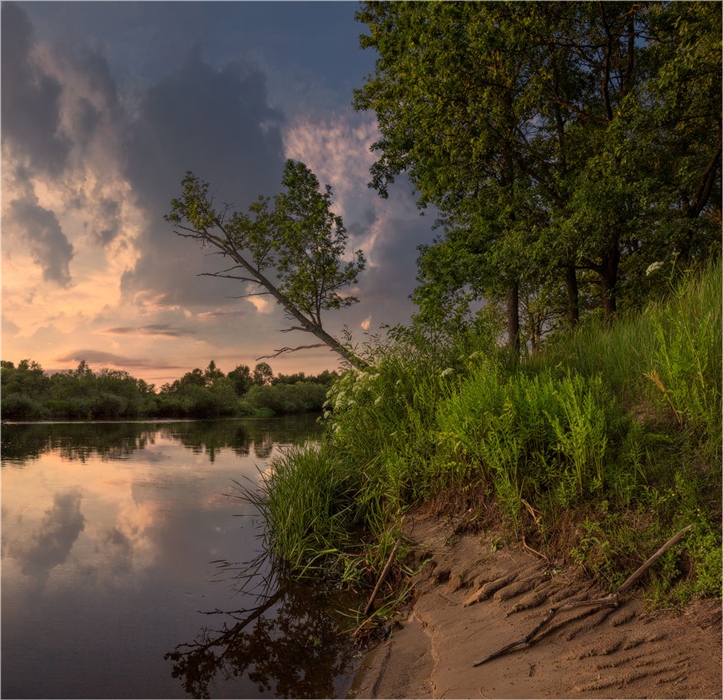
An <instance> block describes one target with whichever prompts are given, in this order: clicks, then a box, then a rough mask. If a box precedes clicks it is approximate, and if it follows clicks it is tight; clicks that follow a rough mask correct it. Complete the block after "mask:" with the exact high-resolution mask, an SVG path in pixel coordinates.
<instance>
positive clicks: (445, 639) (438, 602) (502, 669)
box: [348, 507, 721, 698]
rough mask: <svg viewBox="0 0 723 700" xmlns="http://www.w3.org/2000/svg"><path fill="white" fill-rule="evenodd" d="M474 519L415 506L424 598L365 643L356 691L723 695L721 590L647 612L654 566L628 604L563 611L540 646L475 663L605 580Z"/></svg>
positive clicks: (413, 527)
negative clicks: (376, 641) (468, 523)
mask: <svg viewBox="0 0 723 700" xmlns="http://www.w3.org/2000/svg"><path fill="white" fill-rule="evenodd" d="M464 527H465V521H464V518H463V516H462V517H458V518H456V519H449V518H446V519H442V518H440V517H438V516H437V515H435V513H434V512H433V511H432V510H431V508H429V507H426V508H425V509H418V510H416V511H414V513H413V514H412V515H410V516H409V517H408V518H407V520H406V523H405V531H406V532H407V534H408V536H409V537H410V538H411V540H412V541H413V543H414V544H413V545H412V547H411V554H410V557H412V558H413V559H414V563H415V566H416V567H417V568H419V569H420V570H419V573H418V574H417V575H416V576H415V578H414V591H415V593H414V602H413V604H412V605H411V607H410V608H408V609H407V610H406V611H404V613H403V614H402V615H401V616H400V618H399V619H398V621H397V622H396V623H395V625H394V629H393V630H392V632H391V634H390V636H389V638H388V639H387V640H386V641H385V642H383V643H381V644H380V645H379V646H377V647H375V648H374V649H372V650H371V651H370V652H369V653H368V654H367V655H366V657H365V658H364V660H363V662H362V665H361V667H360V670H359V672H358V674H357V678H356V679H355V682H354V685H353V687H352V690H351V691H350V693H349V695H348V697H353V698H379V697H384V698H442V697H444V698H455V697H457V698H524V697H535V698H573V697H575V698H642V697H657V698H674V697H675V698H681V697H683V698H718V697H721V603H720V600H713V599H704V600H698V601H696V602H694V603H692V604H689V605H688V606H686V607H685V608H684V609H683V610H682V611H669V610H668V611H661V610H658V611H655V612H654V613H648V612H646V609H645V604H644V601H643V596H644V592H645V586H646V578H645V577H644V578H643V579H642V581H641V583H640V584H639V585H638V586H636V587H635V588H634V589H633V590H632V591H631V592H630V593H629V594H628V595H626V596H625V597H624V598H623V600H622V601H621V604H620V605H619V607H618V608H602V609H601V608H599V607H598V608H581V609H578V610H572V611H569V612H567V613H565V614H564V615H562V614H561V615H560V617H559V618H555V620H554V621H553V622H552V623H551V624H550V627H549V628H548V629H547V631H544V632H543V633H542V634H541V635H540V637H539V639H538V640H537V641H536V642H535V643H534V644H532V645H531V646H530V647H527V648H525V649H521V650H518V651H515V652H512V653H510V654H508V655H506V656H502V657H499V658H497V659H494V660H492V661H490V662H488V663H486V664H484V665H482V666H479V667H476V668H475V667H473V663H474V662H475V661H479V660H480V659H482V658H484V657H485V656H487V655H488V654H490V653H492V652H494V651H496V650H497V649H499V648H500V647H502V646H504V645H505V644H507V643H510V642H513V641H515V640H518V639H521V638H523V637H524V636H525V635H526V634H528V633H529V632H530V631H532V629H533V628H534V627H535V626H536V625H537V624H538V623H539V622H540V620H542V618H543V617H544V616H545V613H546V612H547V610H548V609H549V608H550V607H552V606H553V605H555V604H560V603H561V602H567V601H568V600H576V599H582V598H591V597H597V596H598V595H604V594H605V592H604V591H603V590H602V588H600V587H597V586H596V585H595V584H594V583H593V582H592V581H591V580H590V579H589V578H586V577H584V576H582V575H581V573H580V570H579V569H574V568H570V567H562V566H560V565H559V562H555V561H552V562H548V561H546V560H545V559H543V558H541V557H540V556H537V555H535V554H533V553H532V552H530V551H528V550H526V549H525V547H524V546H523V545H522V544H521V543H517V542H507V541H505V540H504V539H502V538H500V536H499V535H498V534H496V533H494V532H490V531H488V532H487V533H481V532H474V533H473V532H467V533H464V532H461V531H462V530H464ZM641 563H642V562H641ZM630 573H632V572H630ZM480 589H481V590H482V591H483V593H482V595H481V596H480V600H479V601H478V602H476V603H471V601H472V600H473V599H474V598H475V597H476V594H477V592H478V591H479V590H480Z"/></svg>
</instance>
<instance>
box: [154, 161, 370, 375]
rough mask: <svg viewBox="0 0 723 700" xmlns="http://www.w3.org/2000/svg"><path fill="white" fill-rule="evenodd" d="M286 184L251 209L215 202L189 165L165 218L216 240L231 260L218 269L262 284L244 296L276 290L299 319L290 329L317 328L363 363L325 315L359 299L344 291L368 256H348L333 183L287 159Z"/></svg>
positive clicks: (180, 229)
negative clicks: (333, 331) (324, 319)
mask: <svg viewBox="0 0 723 700" xmlns="http://www.w3.org/2000/svg"><path fill="white" fill-rule="evenodd" d="M282 184H283V186H284V188H285V191H284V192H282V193H281V194H278V195H276V196H275V197H274V198H273V203H272V200H271V199H270V198H268V197H259V198H258V199H257V201H256V202H254V204H252V205H251V206H250V207H249V208H248V212H247V213H246V212H240V211H231V209H230V207H228V206H225V207H221V208H217V207H215V205H214V202H213V197H212V196H211V195H209V193H208V183H206V182H204V181H203V180H201V179H200V178H198V177H197V176H196V175H194V174H193V173H191V172H187V173H186V177H185V178H184V179H183V182H182V186H183V194H182V196H181V197H180V198H178V199H174V200H173V201H172V202H171V212H170V213H169V214H168V215H166V217H165V219H166V221H168V222H170V223H172V224H174V225H175V226H176V232H177V233H178V234H179V235H181V236H184V237H187V238H193V239H196V240H197V241H199V242H200V243H201V244H202V245H210V246H213V247H214V248H216V249H218V250H219V251H221V253H223V255H224V256H226V257H228V258H229V259H230V260H232V261H233V263H234V266H233V267H231V268H230V269H227V270H223V271H221V272H218V273H215V274H214V275H212V276H218V277H227V278H231V279H236V280H239V281H241V282H251V283H253V284H255V285H258V287H259V288H260V289H261V290H262V291H260V292H253V293H252V294H248V295H246V296H254V295H258V294H267V295H270V296H272V297H273V298H274V300H275V301H276V303H277V304H280V305H281V306H283V308H284V310H285V311H286V314H287V317H288V318H289V319H290V320H291V321H292V323H293V324H294V325H292V326H291V327H290V328H289V330H299V331H304V332H308V333H312V334H314V335H315V336H316V337H317V338H318V339H319V340H321V342H322V343H324V344H326V345H328V346H329V347H330V348H331V349H333V350H334V351H336V352H338V353H339V354H340V355H341V356H342V357H343V358H344V359H345V360H347V361H348V362H350V363H351V364H352V365H353V364H354V363H355V362H356V363H358V358H356V357H355V356H354V354H353V353H351V352H350V351H349V350H348V348H346V347H344V346H343V345H342V344H341V343H340V342H339V341H338V340H337V339H335V338H333V337H332V336H330V335H329V334H328V333H327V332H326V331H325V330H324V328H323V324H322V314H323V312H326V311H329V310H331V309H341V308H346V307H348V306H351V305H352V304H355V303H357V302H358V301H359V300H358V299H357V298H356V297H354V296H351V295H348V294H341V293H340V292H341V291H342V290H344V289H345V288H346V287H349V286H351V285H354V284H356V282H357V278H358V276H359V274H360V273H361V272H362V271H363V270H364V266H365V262H364V256H363V255H362V252H361V251H360V250H357V251H354V252H353V253H352V260H351V261H349V262H343V258H344V254H345V250H346V243H347V239H348V236H347V234H346V229H345V228H344V223H343V221H342V219H341V217H340V216H338V215H336V214H334V212H332V210H331V206H332V190H331V187H330V186H329V185H327V186H326V187H325V188H324V189H323V190H322V189H321V186H320V184H319V180H318V179H317V177H316V175H314V173H313V172H311V170H309V168H307V167H306V165H304V163H300V162H296V161H293V160H287V161H286V165H285V167H284V175H283V178H282ZM291 350H292V348H285V349H283V350H281V351H280V352H289V351H291Z"/></svg>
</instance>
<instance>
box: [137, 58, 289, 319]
mask: <svg viewBox="0 0 723 700" xmlns="http://www.w3.org/2000/svg"><path fill="white" fill-rule="evenodd" d="M283 119H284V117H283V115H282V114H281V113H280V112H278V111H277V110H275V109H273V108H271V107H270V106H269V104H268V101H267V93H266V82H265V77H264V75H263V74H262V73H261V72H260V71H258V70H255V69H254V68H252V67H251V66H249V65H247V64H246V63H244V62H242V61H235V62H230V63H227V64H225V65H224V66H223V67H221V68H218V69H217V68H213V67H212V66H210V65H209V64H208V63H206V62H205V61H204V60H203V59H202V58H201V57H200V55H199V54H198V53H193V54H192V55H191V56H189V58H188V60H187V61H186V62H185V63H184V65H183V66H182V67H181V69H180V70H179V71H178V72H177V73H175V74H174V75H170V76H167V77H165V78H163V79H162V80H160V81H159V82H157V83H156V84H154V85H152V86H150V87H149V88H148V90H147V91H146V92H145V94H144V96H143V98H142V100H141V101H140V103H139V106H138V111H137V115H136V117H135V118H134V119H133V121H132V123H131V124H130V125H129V130H128V134H127V142H126V153H127V161H126V162H127V167H126V177H127V178H128V181H129V182H130V183H131V185H132V187H133V191H134V193H135V196H136V198H137V202H138V204H139V205H140V206H141V207H142V208H143V210H144V213H145V216H146V221H147V226H146V228H145V231H144V233H143V236H142V238H141V239H140V240H139V246H140V251H141V255H140V257H139V258H138V261H137V264H136V265H135V267H134V269H133V270H131V271H129V272H128V273H127V274H126V275H125V276H124V278H123V289H124V290H125V292H126V293H127V294H138V293H139V292H142V293H144V294H153V295H155V296H156V297H157V298H159V299H161V300H162V302H163V303H164V304H166V305H173V304H182V305H186V306H188V305H195V306H205V305H210V304H213V305H214V306H218V305H219V304H223V305H225V304H228V303H229V302H227V301H225V298H224V297H225V296H226V295H228V294H229V290H232V289H233V287H232V286H231V285H229V284H227V283H225V281H219V280H217V279H216V280H212V279H210V278H207V277H201V278H199V277H197V275H198V274H199V273H203V272H214V271H217V270H219V269H222V268H223V267H224V264H223V261H222V260H221V258H219V257H217V256H209V255H204V253H203V252H202V251H201V250H200V249H199V247H198V246H197V245H196V244H195V243H194V242H191V241H188V240H186V239H184V238H181V237H178V236H176V235H174V233H173V229H172V227H171V225H170V224H168V223H166V222H165V221H164V220H163V215H164V214H166V213H168V211H169V209H170V206H171V199H172V198H173V197H177V196H178V195H179V194H180V187H181V186H180V183H181V180H182V179H183V176H184V173H185V172H186V171H188V170H191V171H193V172H194V173H195V174H197V175H198V176H199V177H201V178H202V179H204V180H206V181H208V182H209V183H210V190H211V192H213V193H214V194H215V196H216V201H217V202H219V203H223V202H227V203H230V204H233V205H235V206H238V207H245V206H247V205H248V204H250V203H251V202H252V201H254V200H255V199H256V197H257V196H258V195H259V194H271V193H273V192H275V191H277V190H278V189H279V187H280V180H281V174H282V171H283V164H284V156H283V148H282V141H281V135H280V128H279V127H280V124H281V123H282V122H283Z"/></svg>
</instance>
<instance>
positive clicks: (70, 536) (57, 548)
mask: <svg viewBox="0 0 723 700" xmlns="http://www.w3.org/2000/svg"><path fill="white" fill-rule="evenodd" d="M81 500H82V496H81V494H80V493H79V492H77V491H68V492H67V493H62V494H60V493H59V494H56V495H55V499H54V501H53V507H52V508H50V509H48V510H46V511H45V515H44V516H43V520H42V521H41V523H40V526H39V527H38V529H37V530H36V531H35V532H34V533H33V534H32V535H31V537H30V538H29V539H28V540H27V541H24V542H19V543H17V544H12V545H11V546H10V547H9V550H10V553H11V554H12V555H13V556H14V557H15V558H16V559H17V560H18V562H19V563H20V570H21V571H22V572H23V573H24V574H27V575H28V576H32V577H33V578H35V579H45V578H47V576H48V574H49V573H50V570H51V569H53V568H54V567H56V566H59V565H60V564H63V563H64V562H65V560H66V559H67V558H68V555H69V554H70V550H71V549H72V548H73V544H74V543H75V541H76V540H77V539H78V536H79V535H80V533H81V532H83V530H84V529H85V516H84V515H83V514H82V513H81V512H80V502H81Z"/></svg>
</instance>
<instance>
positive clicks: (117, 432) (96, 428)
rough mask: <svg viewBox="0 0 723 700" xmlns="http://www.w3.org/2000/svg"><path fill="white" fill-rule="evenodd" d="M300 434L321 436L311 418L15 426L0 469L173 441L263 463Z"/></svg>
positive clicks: (6, 438)
mask: <svg viewBox="0 0 723 700" xmlns="http://www.w3.org/2000/svg"><path fill="white" fill-rule="evenodd" d="M90 426H92V428H91V427H90ZM300 434H303V435H304V436H306V437H310V436H314V435H316V436H318V435H320V434H321V428H320V427H319V425H318V423H317V421H316V417H315V416H313V415H302V416H288V417H285V418H283V419H282V420H279V419H273V418H267V419H250V420H246V421H238V420H225V421H224V420H217V421H172V422H163V421H158V422H138V423H92V424H89V423H16V424H7V425H4V426H3V430H2V435H1V440H2V460H3V463H4V464H5V463H7V464H13V463H14V464H16V465H17V466H22V465H23V464H25V463H26V462H28V461H33V460H37V459H38V458H39V457H40V456H41V455H42V454H45V453H47V452H53V451H57V452H58V453H59V454H60V456H61V457H63V458H64V459H69V460H78V461H81V462H85V461H87V460H88V459H89V458H90V457H92V456H98V457H100V458H101V459H103V460H113V459H127V458H129V457H130V456H131V455H132V454H133V453H134V452H137V451H139V450H143V449H145V448H146V447H148V446H149V445H154V444H155V442H156V438H157V437H161V438H163V439H166V440H178V441H179V442H180V443H181V444H182V445H183V446H184V447H187V448H189V449H190V450H191V451H192V452H193V453H194V454H205V455H207V456H208V458H209V460H210V461H211V462H213V461H214V460H215V458H216V455H217V453H218V451H219V450H220V449H223V448H230V449H231V450H233V451H234V452H235V453H236V454H237V455H239V456H240V457H246V456H248V455H249V454H250V452H251V450H252V449H253V454H254V456H255V457H256V458H258V459H263V460H265V459H268V458H269V457H270V456H271V453H272V451H273V447H274V444H278V443H287V442H294V441H295V440H296V439H298V436H299V435H300Z"/></svg>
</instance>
